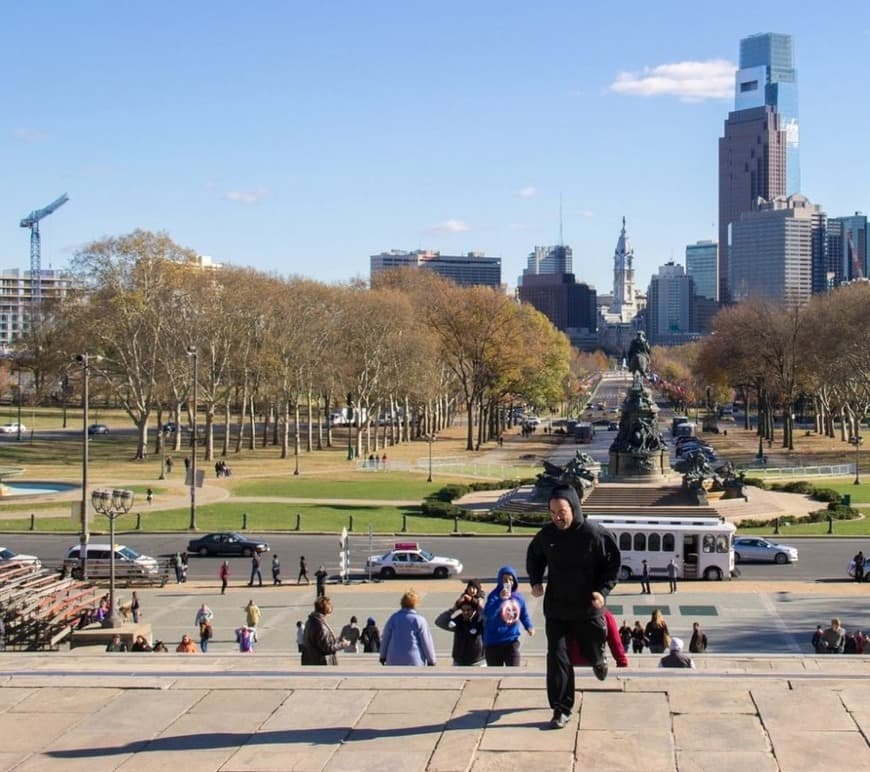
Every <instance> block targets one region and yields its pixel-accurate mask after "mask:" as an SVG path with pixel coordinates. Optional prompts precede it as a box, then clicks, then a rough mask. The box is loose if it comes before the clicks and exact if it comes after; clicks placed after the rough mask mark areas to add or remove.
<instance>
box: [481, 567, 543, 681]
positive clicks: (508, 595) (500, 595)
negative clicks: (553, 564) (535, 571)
mask: <svg viewBox="0 0 870 772" xmlns="http://www.w3.org/2000/svg"><path fill="white" fill-rule="evenodd" d="M518 585H519V582H518V581H517V572H516V569H514V568H513V567H511V566H502V567H501V568H500V569H499V570H498V584H497V585H496V587H495V589H494V590H492V591H491V592H490V593H489V595H487V596H486V604H485V605H484V607H483V619H484V621H483V645H484V652H485V654H486V664H487V666H488V667H519V664H520V634H521V633H522V628H523V627H524V628H525V629H526V632H527V633H528V634H529V635H534V634H535V626H534V625H533V624H532V618H531V617H530V616H529V612H528V609H527V608H526V601H525V599H524V598H523V596H522V595H521V594H520V593H519V591H518Z"/></svg>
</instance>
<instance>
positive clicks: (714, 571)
mask: <svg viewBox="0 0 870 772" xmlns="http://www.w3.org/2000/svg"><path fill="white" fill-rule="evenodd" d="M704 578H705V579H706V580H707V581H708V582H721V581H722V571H721V569H719V568H716V566H710V568H708V569H707V570H706V571H704Z"/></svg>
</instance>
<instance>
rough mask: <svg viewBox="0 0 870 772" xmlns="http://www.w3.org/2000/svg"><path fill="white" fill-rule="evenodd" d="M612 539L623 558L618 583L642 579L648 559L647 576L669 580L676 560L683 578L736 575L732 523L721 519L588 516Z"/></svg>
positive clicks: (717, 579)
mask: <svg viewBox="0 0 870 772" xmlns="http://www.w3.org/2000/svg"><path fill="white" fill-rule="evenodd" d="M589 519H590V520H594V521H596V522H598V523H600V524H601V525H603V526H604V527H605V528H607V530H609V531H610V532H611V533H612V534H613V535H614V536H615V537H616V541H617V543H618V544H619V550H620V552H621V553H622V565H621V566H620V569H619V578H620V580H621V581H626V580H628V579H630V578H632V577H637V576H640V575H641V571H642V567H643V561H644V560H646V562H647V566H648V567H649V572H650V576H652V577H664V576H667V567H668V563H669V562H670V560H671V558H674V560H675V562H676V564H677V567H678V569H679V576H680V577H681V578H683V579H707V580H708V581H719V580H722V579H730V578H731V575H732V573H733V572H734V548H733V544H732V542H733V539H734V533H735V531H736V530H737V528H736V527H735V525H734V524H733V523H729V522H726V521H725V520H724V519H723V518H721V517H697V518H693V517H667V516H659V517H634V516H629V515H622V516H620V515H615V514H614V515H609V514H608V515H601V514H590V515H589Z"/></svg>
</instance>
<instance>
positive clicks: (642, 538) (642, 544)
mask: <svg viewBox="0 0 870 772" xmlns="http://www.w3.org/2000/svg"><path fill="white" fill-rule="evenodd" d="M645 550H646V534H645V533H636V534H635V535H634V551H635V552H644V551H645Z"/></svg>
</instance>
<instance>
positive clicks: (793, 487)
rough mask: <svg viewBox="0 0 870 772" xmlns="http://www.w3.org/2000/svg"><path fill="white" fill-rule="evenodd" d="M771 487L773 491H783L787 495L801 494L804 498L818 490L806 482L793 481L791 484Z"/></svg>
mask: <svg viewBox="0 0 870 772" xmlns="http://www.w3.org/2000/svg"><path fill="white" fill-rule="evenodd" d="M770 487H771V489H773V490H778V491H779V490H781V491H785V492H786V493H800V494H803V495H804V496H809V495H811V494H812V493H813V491H815V490H816V486H815V485H813V484H812V483H809V482H807V481H806V480H792V481H791V482H787V483H780V484H778V485H771V486H770Z"/></svg>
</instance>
